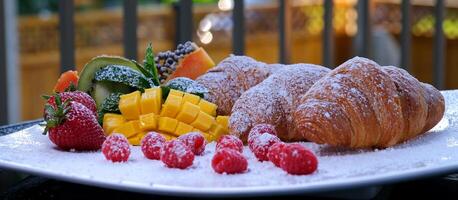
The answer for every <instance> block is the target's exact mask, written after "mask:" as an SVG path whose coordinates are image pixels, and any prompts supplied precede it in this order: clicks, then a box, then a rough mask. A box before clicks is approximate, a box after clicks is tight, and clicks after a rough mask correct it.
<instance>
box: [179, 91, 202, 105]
mask: <svg viewBox="0 0 458 200" xmlns="http://www.w3.org/2000/svg"><path fill="white" fill-rule="evenodd" d="M199 101H200V97H199V96H197V95H195V94H191V93H184V95H183V103H185V102H189V103H192V104H196V105H198V104H199Z"/></svg>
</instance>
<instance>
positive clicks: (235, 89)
mask: <svg viewBox="0 0 458 200" xmlns="http://www.w3.org/2000/svg"><path fill="white" fill-rule="evenodd" d="M273 68H275V66H270V65H267V64H265V63H262V62H258V61H256V60H254V59H253V58H250V57H247V56H230V57H228V58H226V59H224V60H223V61H221V62H220V63H219V64H218V65H217V66H215V67H214V68H212V69H210V70H209V71H208V72H207V73H205V74H203V75H202V76H200V77H198V78H197V79H196V81H197V82H199V83H200V84H202V85H204V86H205V87H206V88H207V89H208V90H209V93H208V96H206V98H207V99H208V100H209V101H211V102H213V103H215V104H216V105H218V109H217V113H218V114H219V115H230V113H231V110H232V106H233V105H234V102H235V101H236V100H237V99H238V98H239V97H240V95H242V93H243V92H245V91H246V90H248V89H250V88H251V87H253V86H255V85H257V84H258V83H260V82H261V81H263V80H264V79H265V78H267V77H268V76H269V75H270V73H271V71H270V69H273Z"/></svg>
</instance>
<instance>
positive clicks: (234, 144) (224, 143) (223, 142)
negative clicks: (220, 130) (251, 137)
mask: <svg viewBox="0 0 458 200" xmlns="http://www.w3.org/2000/svg"><path fill="white" fill-rule="evenodd" d="M225 148H229V149H234V150H236V151H239V152H240V153H242V152H243V142H242V140H240V139H239V138H238V137H236V136H233V135H224V136H222V137H220V138H219V139H218V141H217V142H216V150H219V149H225Z"/></svg>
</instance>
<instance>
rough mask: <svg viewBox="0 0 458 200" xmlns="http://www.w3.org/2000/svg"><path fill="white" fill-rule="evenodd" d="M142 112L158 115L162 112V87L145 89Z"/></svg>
mask: <svg viewBox="0 0 458 200" xmlns="http://www.w3.org/2000/svg"><path fill="white" fill-rule="evenodd" d="M140 104H141V112H142V114H148V113H155V114H157V115H159V114H160V112H161V105H162V90H161V88H160V87H154V88H149V89H145V92H144V93H143V94H142V98H141V103H140Z"/></svg>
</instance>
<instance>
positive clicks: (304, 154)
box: [280, 143, 318, 175]
mask: <svg viewBox="0 0 458 200" xmlns="http://www.w3.org/2000/svg"><path fill="white" fill-rule="evenodd" d="M317 167H318V160H317V158H316V156H315V155H314V154H313V153H312V152H311V151H309V150H308V149H306V148H305V147H304V146H302V145H301V144H298V143H292V144H287V145H285V146H284V147H283V149H282V150H281V154H280V168H282V169H283V170H285V171H286V172H288V173H290V174H295V175H302V174H311V173H313V172H314V171H315V170H316V168H317Z"/></svg>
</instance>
